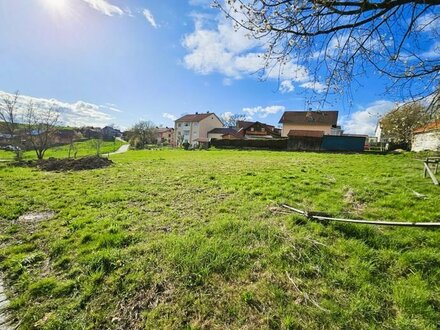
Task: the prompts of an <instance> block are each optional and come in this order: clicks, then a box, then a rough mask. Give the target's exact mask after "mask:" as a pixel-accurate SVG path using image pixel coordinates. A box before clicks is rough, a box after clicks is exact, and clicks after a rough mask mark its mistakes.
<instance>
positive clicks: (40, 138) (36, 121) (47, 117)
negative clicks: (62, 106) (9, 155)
mask: <svg viewBox="0 0 440 330" xmlns="http://www.w3.org/2000/svg"><path fill="white" fill-rule="evenodd" d="M59 117H60V114H59V112H58V110H56V109H55V108H54V107H50V108H48V109H35V107H34V104H33V103H32V102H29V104H28V106H27V110H26V113H25V115H24V125H25V131H26V140H27V141H29V143H30V144H31V146H32V148H33V149H34V150H35V153H36V154H37V158H38V159H43V158H44V154H45V152H46V150H47V149H49V148H50V147H51V146H52V145H53V142H54V136H55V133H56V131H57V125H58V124H59Z"/></svg>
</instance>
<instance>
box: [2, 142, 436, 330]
mask: <svg viewBox="0 0 440 330" xmlns="http://www.w3.org/2000/svg"><path fill="white" fill-rule="evenodd" d="M47 156H50V154H49V153H48V155H47ZM111 159H112V160H113V161H114V162H115V164H114V165H113V166H111V167H109V168H105V169H99V170H92V171H81V172H67V173H54V172H50V173H49V172H43V171H39V170H37V169H33V168H24V167H11V166H8V165H7V164H2V163H0V196H2V197H1V199H0V271H1V272H2V273H3V278H4V282H5V285H6V286H7V288H8V291H7V294H8V296H9V297H10V299H11V305H10V312H11V314H12V315H13V316H14V317H16V319H17V320H20V323H19V329H375V328H377V329H438V325H439V324H440V231H439V230H430V229H421V228H403V227H395V228H392V227H370V226H366V225H351V224H323V223H316V222H310V221H308V220H304V219H303V218H301V217H300V216H297V215H293V214H289V213H288V212H286V210H284V209H282V208H280V207H279V204H280V203H287V204H289V205H292V206H294V207H298V208H301V209H307V210H314V211H323V212H327V213H329V214H331V215H333V216H340V217H351V218H364V219H374V220H391V221H432V222H439V221H440V193H439V192H440V187H437V186H434V185H433V184H432V183H431V181H430V180H429V179H427V178H423V175H422V163H421V162H419V161H417V160H415V156H414V155H412V154H403V155H367V154H359V155H344V154H326V153H301V152H269V151H232V150H224V151H221V150H209V151H183V150H155V151H129V152H127V153H125V154H120V155H115V156H112V157H111ZM48 211H52V212H55V216H54V217H53V218H51V219H49V220H43V221H25V220H22V218H20V216H22V215H25V214H28V213H31V212H48Z"/></svg>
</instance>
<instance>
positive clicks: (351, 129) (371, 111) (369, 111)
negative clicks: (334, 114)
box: [341, 100, 396, 135]
mask: <svg viewBox="0 0 440 330" xmlns="http://www.w3.org/2000/svg"><path fill="white" fill-rule="evenodd" d="M394 107H396V103H394V102H391V101H386V100H379V101H376V102H373V103H371V104H369V105H368V106H367V107H366V108H363V109H361V110H359V111H357V112H354V113H352V114H351V115H348V116H344V117H342V118H341V125H342V129H343V130H344V131H345V132H346V133H353V134H368V135H373V134H374V131H375V129H376V125H377V122H378V120H379V119H380V118H381V117H382V116H383V115H384V114H385V113H387V112H388V111H390V110H391V109H393V108H394Z"/></svg>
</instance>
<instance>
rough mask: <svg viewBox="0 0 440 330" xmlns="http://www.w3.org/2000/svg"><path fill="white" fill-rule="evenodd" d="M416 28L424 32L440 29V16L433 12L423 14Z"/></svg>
mask: <svg viewBox="0 0 440 330" xmlns="http://www.w3.org/2000/svg"><path fill="white" fill-rule="evenodd" d="M416 28H417V29H418V30H420V31H424V32H435V31H438V30H439V29H440V17H439V16H438V15H434V14H433V13H428V14H425V15H423V16H421V17H420V18H419V19H418V20H417V23H416Z"/></svg>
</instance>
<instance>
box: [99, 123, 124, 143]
mask: <svg viewBox="0 0 440 330" xmlns="http://www.w3.org/2000/svg"><path fill="white" fill-rule="evenodd" d="M121 136H122V132H121V131H120V130H118V129H116V128H114V127H111V126H105V127H104V128H103V129H102V138H103V139H104V140H113V139H114V138H116V137H121Z"/></svg>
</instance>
